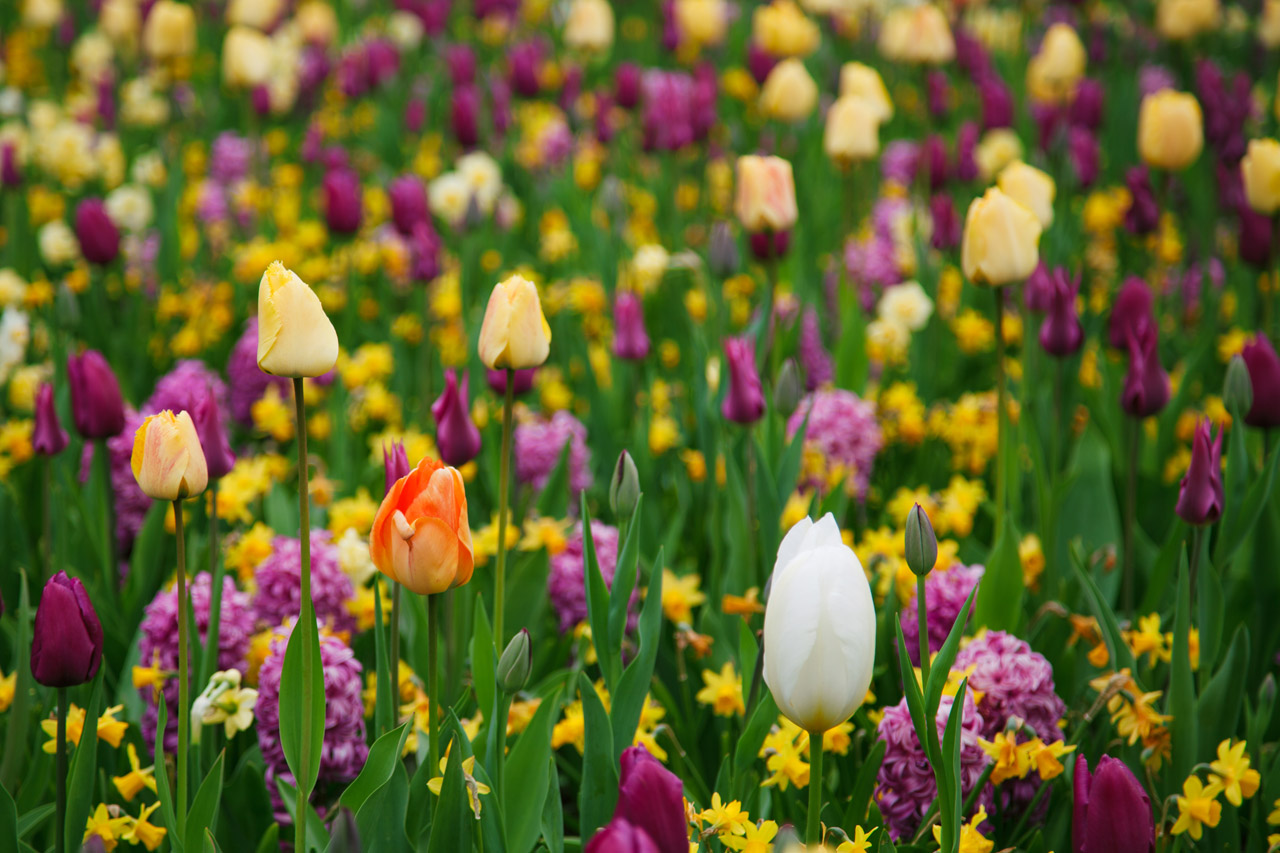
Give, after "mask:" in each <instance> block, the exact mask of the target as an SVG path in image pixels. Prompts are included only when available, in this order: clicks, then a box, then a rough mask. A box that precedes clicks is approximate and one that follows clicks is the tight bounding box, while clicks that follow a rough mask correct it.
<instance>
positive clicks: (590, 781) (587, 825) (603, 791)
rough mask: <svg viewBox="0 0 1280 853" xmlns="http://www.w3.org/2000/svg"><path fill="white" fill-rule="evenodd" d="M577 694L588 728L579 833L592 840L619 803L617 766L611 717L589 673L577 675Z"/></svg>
mask: <svg viewBox="0 0 1280 853" xmlns="http://www.w3.org/2000/svg"><path fill="white" fill-rule="evenodd" d="M578 692H579V694H580V695H581V697H582V717H583V723H584V728H585V733H584V741H585V744H584V746H585V748H584V750H583V754H582V788H581V790H580V791H579V812H580V814H581V820H580V824H581V830H580V831H581V835H582V837H583V838H590V837H591V836H592V834H594V833H595V831H596V830H597V829H599V828H600V827H602V826H604V825H605V824H606V823H608V822H609V819H610V818H611V817H612V816H613V807H614V804H615V803H616V802H617V799H618V763H617V761H616V760H615V759H614V757H613V733H612V731H611V730H610V727H609V715H608V714H607V713H605V710H604V705H603V704H602V703H601V702H600V696H599V694H597V693H596V690H595V687H593V686H592V684H591V681H590V680H589V679H588V678H587V676H586V673H582V672H580V673H578Z"/></svg>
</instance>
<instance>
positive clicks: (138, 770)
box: [111, 744, 156, 803]
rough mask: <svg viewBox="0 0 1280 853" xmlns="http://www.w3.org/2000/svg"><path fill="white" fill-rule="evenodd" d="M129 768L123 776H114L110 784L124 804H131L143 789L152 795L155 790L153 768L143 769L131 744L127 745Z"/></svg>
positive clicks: (135, 749) (136, 749) (136, 750)
mask: <svg viewBox="0 0 1280 853" xmlns="http://www.w3.org/2000/svg"><path fill="white" fill-rule="evenodd" d="M129 767H130V770H129V772H128V773H126V774H124V775H123V776H115V777H113V778H112V780H111V781H112V783H113V784H114V785H115V786H116V790H117V791H119V792H120V796H122V797H124V799H125V802H127V803H131V802H133V798H134V797H136V796H138V793H139V792H140V791H142V789H143V788H148V789H150V790H151V791H152V792H153V793H154V792H155V790H156V778H155V770H156V769H155V767H154V766H152V767H147V768H145V769H144V768H143V767H142V765H141V762H140V761H139V760H138V748H137V747H135V746H134V745H133V744H129Z"/></svg>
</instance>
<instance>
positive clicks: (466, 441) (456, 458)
mask: <svg viewBox="0 0 1280 853" xmlns="http://www.w3.org/2000/svg"><path fill="white" fill-rule="evenodd" d="M467 400H468V394H467V374H466V373H463V374H462V382H461V383H459V382H458V374H457V373H456V372H455V371H454V370H452V369H450V370H446V371H445V372H444V391H443V392H441V394H440V396H439V397H438V398H437V399H436V401H435V402H434V403H432V404H431V416H432V417H433V418H435V420H436V447H438V448H439V450H440V458H441V459H442V460H444V462H445V464H447V465H453V466H454V467H458V466H461V465H465V464H467V463H468V462H470V461H471V460H472V459H475V458H476V457H477V456H479V455H480V430H479V428H478V427H476V425H475V422H474V421H472V420H471V412H470V410H469V408H468V403H467Z"/></svg>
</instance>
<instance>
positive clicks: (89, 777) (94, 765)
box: [66, 669, 163, 839]
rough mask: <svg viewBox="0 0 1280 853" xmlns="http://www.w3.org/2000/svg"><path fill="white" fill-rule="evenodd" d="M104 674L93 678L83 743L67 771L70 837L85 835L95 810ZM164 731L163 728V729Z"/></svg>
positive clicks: (82, 737) (68, 829) (86, 710)
mask: <svg viewBox="0 0 1280 853" xmlns="http://www.w3.org/2000/svg"><path fill="white" fill-rule="evenodd" d="M103 677H104V673H103V671H102V670H101V669H99V670H98V677H97V678H95V679H94V680H93V690H92V693H90V695H89V705H88V706H87V707H86V708H85V711H84V719H85V725H84V731H83V732H81V734H80V743H79V744H78V745H77V746H76V751H75V753H73V754H72V756H71V767H70V769H69V770H68V771H67V823H66V830H67V838H69V839H73V838H80V837H81V836H83V835H84V827H85V823H87V822H88V820H89V814H90V813H91V812H92V811H93V802H94V799H95V797H94V793H93V787H94V782H95V781H97V776H98V726H97V724H96V720H97V719H98V714H99V713H100V710H99V709H100V708H101V707H102V679H103ZM162 731H163V730H162Z"/></svg>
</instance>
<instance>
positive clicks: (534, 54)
mask: <svg viewBox="0 0 1280 853" xmlns="http://www.w3.org/2000/svg"><path fill="white" fill-rule="evenodd" d="M507 63H508V69H509V74H508V76H509V77H510V78H511V88H512V89H513V90H514V91H515V93H516V94H517V95H519V96H520V97H522V98H532V97H534V96H535V95H537V94H538V90H539V89H540V88H541V86H540V85H539V81H538V69H539V66H541V65H542V48H541V47H539V46H538V44H537V42H532V41H527V42H524V43H522V44H517V45H515V46H514V47H512V48H511V49H510V50H509V51H507Z"/></svg>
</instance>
